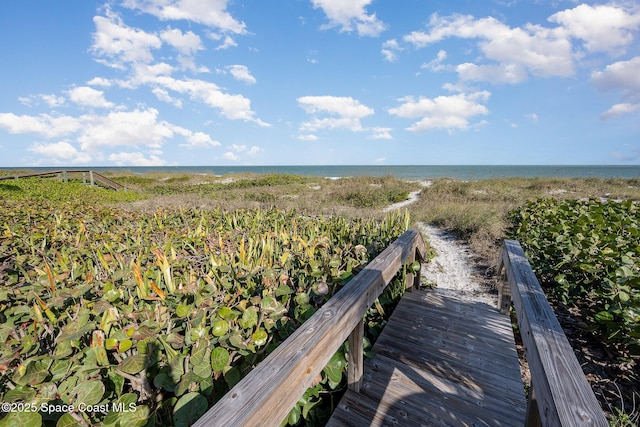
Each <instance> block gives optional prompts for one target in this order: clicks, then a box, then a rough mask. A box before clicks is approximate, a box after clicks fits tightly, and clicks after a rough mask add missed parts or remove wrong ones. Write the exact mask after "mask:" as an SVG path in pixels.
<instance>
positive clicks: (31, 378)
mask: <svg viewBox="0 0 640 427" xmlns="http://www.w3.org/2000/svg"><path fill="white" fill-rule="evenodd" d="M50 364H51V361H46V360H32V361H31V362H29V364H28V365H27V369H26V370H25V373H24V375H21V376H18V377H16V376H14V377H13V381H14V382H15V383H17V384H20V385H36V384H40V383H41V382H43V381H44V380H45V379H46V378H47V377H48V376H49V365H50ZM16 374H19V371H16Z"/></svg>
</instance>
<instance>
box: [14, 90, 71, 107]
mask: <svg viewBox="0 0 640 427" xmlns="http://www.w3.org/2000/svg"><path fill="white" fill-rule="evenodd" d="M18 101H20V102H21V103H22V104H24V105H26V106H28V107H33V106H34V105H35V104H39V103H40V101H42V102H44V103H45V104H47V105H48V106H49V107H51V108H56V107H61V106H63V105H64V103H65V102H66V99H65V98H64V97H63V96H57V95H54V94H50V93H43V94H40V95H30V96H21V97H19V98H18Z"/></svg>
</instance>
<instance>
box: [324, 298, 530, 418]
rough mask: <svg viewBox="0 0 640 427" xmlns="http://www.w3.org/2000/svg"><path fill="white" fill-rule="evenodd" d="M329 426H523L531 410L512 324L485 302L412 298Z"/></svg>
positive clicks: (386, 331) (389, 326) (391, 324)
mask: <svg viewBox="0 0 640 427" xmlns="http://www.w3.org/2000/svg"><path fill="white" fill-rule="evenodd" d="M374 351H375V352H376V355H375V356H374V357H373V358H372V359H369V360H367V361H366V362H365V368H364V379H363V380H364V381H363V386H362V389H361V392H360V393H354V392H352V391H349V392H347V393H346V394H345V396H344V398H343V399H342V401H341V402H340V405H339V406H338V407H337V408H336V410H335V411H334V414H333V416H332V418H331V420H330V422H329V424H328V425H329V426H387V425H389V426H390V425H401V426H424V425H439V426H440V425H441V426H464V425H469V426H472V425H473V426H483V425H486V426H515V425H523V423H524V416H525V411H526V403H525V400H524V393H523V386H522V382H521V381H520V371H519V368H518V361H517V354H516V351H515V344H514V340H513V332H512V330H511V326H510V321H509V318H508V317H507V316H504V315H501V314H500V313H499V312H498V311H497V310H496V309H493V308H491V307H489V306H487V305H485V304H480V303H473V302H465V301H461V300H458V299H456V298H452V297H448V296H441V295H437V294H434V293H433V292H425V291H419V292H412V293H408V294H406V295H405V296H404V297H403V298H402V300H401V301H400V303H399V304H398V307H397V308H396V310H395V312H394V314H393V316H392V317H391V319H390V320H389V322H388V324H387V325H386V326H385V329H384V330H383V333H382V335H381V336H380V337H379V338H378V341H377V342H376V345H375V346H374Z"/></svg>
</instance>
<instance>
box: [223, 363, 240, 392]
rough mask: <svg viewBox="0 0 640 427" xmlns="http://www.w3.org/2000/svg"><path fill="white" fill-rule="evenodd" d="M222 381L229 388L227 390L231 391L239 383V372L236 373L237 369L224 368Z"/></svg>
mask: <svg viewBox="0 0 640 427" xmlns="http://www.w3.org/2000/svg"><path fill="white" fill-rule="evenodd" d="M224 380H225V382H226V383H227V386H229V389H232V388H233V387H234V386H235V385H236V384H238V383H239V382H240V371H238V369H237V368H234V367H231V366H227V367H226V368H224Z"/></svg>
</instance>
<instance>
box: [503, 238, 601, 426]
mask: <svg viewBox="0 0 640 427" xmlns="http://www.w3.org/2000/svg"><path fill="white" fill-rule="evenodd" d="M503 267H504V270H505V272H506V278H507V280H505V281H503V283H502V286H500V289H499V298H498V307H500V310H501V311H502V312H503V313H507V312H508V311H509V307H510V305H511V301H513V306H514V308H515V311H516V316H517V318H518V327H519V328H520V335H521V337H522V342H523V344H524V347H525V352H526V358H527V362H528V363H529V370H530V371H531V389H530V390H529V403H528V405H527V423H526V425H527V426H536V425H538V426H540V425H541V426H545V427H546V426H608V425H609V424H608V423H607V420H606V418H605V415H604V413H603V412H602V409H601V408H600V405H599V404H598V401H597V399H596V397H595V395H594V394H593V391H592V390H591V387H590V386H589V383H588V382H587V379H586V378H585V376H584V373H583V372H582V369H581V367H580V363H579V362H578V360H577V359H576V356H575V354H574V353H573V349H572V348H571V345H570V344H569V341H568V340H567V337H566V336H565V334H564V332H563V330H562V328H561V327H560V323H559V322H558V319H557V318H556V316H555V314H554V312H553V310H552V309H551V306H550V305H549V302H548V301H547V298H546V297H545V294H544V292H543V291H542V288H541V286H540V283H539V282H538V279H537V278H536V276H535V274H534V273H533V271H532V269H531V265H530V264H529V261H528V260H527V258H526V256H525V254H524V251H523V250H522V247H521V246H520V243H518V242H517V241H515V240H505V241H504V246H503V251H502V256H501V258H500V265H499V267H498V274H500V273H501V271H502V269H503Z"/></svg>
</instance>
